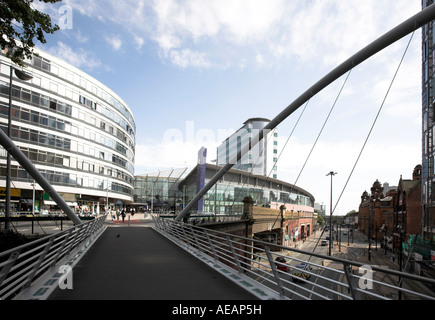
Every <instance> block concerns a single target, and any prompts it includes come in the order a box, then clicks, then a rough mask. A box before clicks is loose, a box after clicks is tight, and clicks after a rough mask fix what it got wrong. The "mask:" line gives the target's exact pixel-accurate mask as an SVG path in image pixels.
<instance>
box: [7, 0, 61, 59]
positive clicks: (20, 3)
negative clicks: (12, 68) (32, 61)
mask: <svg viewBox="0 0 435 320" xmlns="http://www.w3.org/2000/svg"><path fill="white" fill-rule="evenodd" d="M39 1H43V2H45V3H56V2H59V1H61V0H39ZM32 3H33V0H0V32H1V35H2V36H1V37H0V45H1V49H2V50H5V49H8V50H7V52H6V56H7V57H8V58H10V59H11V60H12V61H13V62H14V63H16V64H18V65H20V66H23V65H24V63H23V61H24V59H25V58H31V56H32V53H33V47H34V46H35V43H34V41H33V40H34V38H36V39H37V40H38V41H39V42H41V43H46V40H45V35H44V34H45V33H54V32H55V31H57V30H59V26H58V25H56V24H55V25H53V24H52V22H51V17H50V16H49V15H48V14H45V13H42V12H39V11H38V10H36V9H33V8H32ZM17 40H18V41H19V42H20V44H19V45H17ZM10 49H12V50H10Z"/></svg>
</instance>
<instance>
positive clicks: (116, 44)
mask: <svg viewBox="0 0 435 320" xmlns="http://www.w3.org/2000/svg"><path fill="white" fill-rule="evenodd" d="M106 41H107V43H108V44H109V45H110V46H111V47H112V49H113V50H115V51H118V50H119V49H120V48H121V46H122V40H121V39H120V38H119V37H115V36H112V37H106Z"/></svg>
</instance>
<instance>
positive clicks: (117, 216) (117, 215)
mask: <svg viewBox="0 0 435 320" xmlns="http://www.w3.org/2000/svg"><path fill="white" fill-rule="evenodd" d="M119 214H120V212H119V209H116V219H117V220H119Z"/></svg>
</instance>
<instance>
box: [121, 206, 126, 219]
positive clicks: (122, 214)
mask: <svg viewBox="0 0 435 320" xmlns="http://www.w3.org/2000/svg"><path fill="white" fill-rule="evenodd" d="M121 216H122V222H124V219H125V208H123V209H122V211H121Z"/></svg>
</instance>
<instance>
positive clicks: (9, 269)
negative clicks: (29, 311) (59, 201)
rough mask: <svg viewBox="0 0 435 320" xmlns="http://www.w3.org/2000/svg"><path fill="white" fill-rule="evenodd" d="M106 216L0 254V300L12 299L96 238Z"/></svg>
mask: <svg viewBox="0 0 435 320" xmlns="http://www.w3.org/2000/svg"><path fill="white" fill-rule="evenodd" d="M105 219H106V216H100V217H98V218H95V219H93V220H90V221H88V222H85V223H82V224H79V225H76V226H74V227H72V228H70V229H68V230H65V231H62V232H59V233H56V234H53V235H49V236H46V237H44V238H41V239H38V240H35V241H32V242H30V243H28V244H25V245H22V246H19V247H16V248H12V249H10V250H7V251H4V252H1V253H0V300H6V299H13V298H14V297H15V296H16V295H18V294H20V293H21V292H22V291H23V290H24V289H28V288H29V287H31V285H32V283H33V282H34V281H36V280H37V279H38V278H40V277H43V276H44V275H45V274H46V273H47V272H49V271H50V270H53V268H54V267H55V266H56V264H58V263H59V262H60V261H61V260H62V259H64V258H66V257H68V256H69V255H70V254H71V253H72V252H74V250H75V249H77V248H79V247H81V246H82V245H83V243H85V242H86V241H89V239H90V238H92V237H94V236H95V235H96V234H99V233H100V232H101V231H102V229H103V226H104V221H105Z"/></svg>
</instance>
